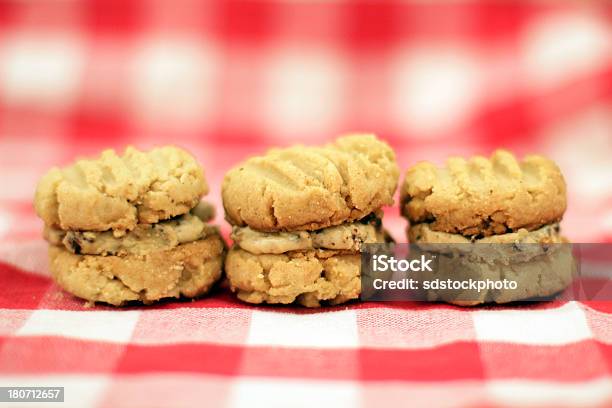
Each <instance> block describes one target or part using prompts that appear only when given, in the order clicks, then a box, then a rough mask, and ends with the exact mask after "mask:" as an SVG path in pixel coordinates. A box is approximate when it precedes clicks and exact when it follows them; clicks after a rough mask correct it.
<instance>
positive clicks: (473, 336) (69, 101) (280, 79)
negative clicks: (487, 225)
mask: <svg viewBox="0 0 612 408" xmlns="http://www.w3.org/2000/svg"><path fill="white" fill-rule="evenodd" d="M350 130H366V131H373V132H376V133H378V134H379V135H380V136H381V137H382V138H383V139H385V140H387V141H388V142H389V143H390V144H391V145H392V146H393V148H394V149H395V150H396V152H397V156H398V161H399V163H400V166H401V168H402V169H406V168H407V167H408V166H409V165H411V164H414V163H415V162H416V161H418V160H434V161H437V162H440V161H441V160H443V159H444V157H446V156H447V155H449V154H462V155H468V154H473V153H484V154H487V153H489V152H490V151H491V150H492V149H494V148H496V147H507V148H510V149H512V150H514V151H515V152H517V153H518V154H519V155H521V154H524V153H526V152H532V151H533V152H540V153H544V154H547V155H549V156H550V157H552V158H554V159H555V160H556V161H557V162H558V163H559V164H560V166H561V168H562V170H563V172H564V174H565V176H566V179H567V183H568V197H569V208H568V211H567V213H566V216H565V219H564V221H563V230H564V233H565V234H566V235H567V236H569V237H570V238H571V239H572V240H573V241H575V242H612V181H611V178H610V176H611V175H612V159H611V157H612V4H611V3H610V2H606V1H593V2H584V4H583V3H581V2H570V1H567V2H565V1H558V2H555V1H515V2H503V3H495V4H494V3H492V2H485V1H459V2H457V1H436V2H431V4H430V3H428V2H421V1H389V2H373V1H354V2H349V1H333V2H318V1H314V2H310V1H299V2H293V1H250V0H244V1H237V0H229V1H207V2H200V1H193V0H192V1H181V2H170V1H162V0H146V1H145V0H124V1H114V0H92V1H75V0H68V1H61V2H40V1H10V0H0V386H17V385H18V386H29V385H31V386H44V385H49V386H64V387H65V398H66V402H65V404H64V405H65V406H74V407H124V406H125V407H182V406H194V405H203V406H222V407H236V406H247V405H248V406H252V407H258V406H266V407H268V406H279V407H293V406H309V407H310V406H317V405H319V406H335V407H343V406H347V407H348V406H350V407H371V406H372V407H373V406H387V405H399V406H410V407H419V406H427V407H430V406H441V407H504V406H521V407H522V406H545V407H557V406H597V407H608V406H612V303H611V302H563V303H562V302H552V303H537V304H524V305H520V304H519V305H512V306H508V307H481V308H472V309H462V308H458V307H453V306H447V305H441V304H427V303H363V304H359V303H354V304H350V305H348V306H340V307H333V308H324V309H320V310H305V309H302V308H295V307H253V306H250V305H246V304H243V303H240V302H238V301H237V300H235V299H234V298H233V297H232V296H231V295H229V294H228V293H227V290H225V289H222V288H219V289H217V290H216V291H215V292H214V293H213V294H212V295H211V296H208V297H206V298H203V299H199V300H196V301H179V302H164V303H161V304H158V305H154V306H150V307H130V308H121V309H115V308H110V307H105V306H100V305H97V306H95V307H92V308H88V307H86V306H85V305H84V302H83V301H80V300H78V299H76V298H74V297H72V296H70V295H68V294H66V293H64V292H62V291H61V290H60V289H59V288H58V287H57V286H55V285H54V284H53V283H52V282H51V280H50V278H49V272H48V267H47V264H46V243H45V242H44V241H43V240H42V238H41V231H42V223H41V221H40V220H38V219H37V218H36V217H35V215H34V212H33V209H32V205H31V200H32V196H33V192H34V188H35V185H36V181H37V180H38V178H39V177H40V176H41V175H42V174H43V173H44V171H46V170H47V169H48V168H49V167H50V166H52V165H58V164H66V163H68V162H70V161H72V160H73V159H74V158H75V157H76V156H80V155H92V154H96V153H97V152H99V151H100V150H101V149H103V148H105V147H114V148H123V147H124V146H125V145H126V144H134V145H136V146H138V147H140V148H148V147H150V146H152V145H156V144H167V143H176V144H178V145H181V146H183V147H186V148H187V149H189V150H190V151H192V152H193V154H194V155H195V156H197V158H198V159H199V160H200V161H201V163H202V164H203V166H204V167H205V170H206V176H207V179H208V181H209V184H210V185H211V193H210V194H209V195H208V197H207V199H208V200H209V201H211V202H212V203H214V204H215V206H216V207H217V208H218V210H219V212H220V214H218V215H217V218H216V221H215V222H216V223H218V224H220V225H221V226H222V231H223V232H224V234H225V236H227V234H228V231H229V229H228V225H227V224H226V223H225V222H224V221H223V217H222V213H221V211H222V207H221V202H220V194H219V189H220V183H221V180H222V177H223V174H224V173H225V172H226V171H227V170H228V169H229V168H230V167H231V166H232V165H234V164H235V163H236V162H238V161H240V160H242V159H244V158H245V157H247V156H249V155H252V154H257V153H261V152H263V151H264V150H265V149H266V148H268V147H270V146H275V145H289V144H293V143H321V142H324V141H327V140H329V139H331V137H332V136H333V135H336V134H339V133H342V132H346V131H350ZM385 224H386V226H387V227H388V228H389V229H390V230H391V233H392V235H394V237H395V238H396V239H397V240H398V241H399V242H402V241H405V238H404V232H403V231H404V228H405V226H406V222H405V221H404V220H403V219H401V218H400V217H399V215H398V210H397V207H395V208H389V209H386V215H385ZM0 405H2V404H1V403H0ZM8 406H17V405H15V404H9V405H8ZM35 406H38V405H37V404H36V405H35Z"/></svg>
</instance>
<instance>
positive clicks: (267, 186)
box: [222, 135, 399, 231]
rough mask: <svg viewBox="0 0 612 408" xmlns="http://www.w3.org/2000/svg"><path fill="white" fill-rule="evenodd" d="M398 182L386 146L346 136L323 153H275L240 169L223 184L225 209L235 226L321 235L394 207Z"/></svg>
mask: <svg viewBox="0 0 612 408" xmlns="http://www.w3.org/2000/svg"><path fill="white" fill-rule="evenodd" d="M398 176H399V169H398V167H397V164H396V162H395V154H394V153H393V150H391V148H390V147H389V146H388V145H387V144H386V143H384V142H381V141H380V140H378V139H377V138H376V137H375V136H373V135H353V136H346V137H341V138H339V139H338V140H336V141H335V142H333V143H330V144H327V145H325V146H323V147H304V146H295V147H291V148H288V149H274V150H270V151H269V152H268V153H267V154H266V155H265V156H260V157H253V158H251V159H249V160H247V161H246V162H244V163H242V164H240V165H238V166H237V167H235V168H233V169H232V170H230V171H229V172H228V173H227V174H226V176H225V179H224V181H223V186H222V195H223V205H224V207H225V212H226V218H227V220H228V221H229V222H230V223H231V224H233V225H235V226H246V225H248V226H250V227H251V228H253V229H256V230H259V231H292V230H317V229H321V228H325V227H329V226H331V225H338V224H341V223H343V222H350V221H353V220H358V219H361V218H363V217H365V216H367V215H368V214H370V213H372V212H373V211H375V210H377V209H378V208H380V207H381V206H384V205H390V204H392V203H393V193H394V192H395V189H396V187H397V180H398Z"/></svg>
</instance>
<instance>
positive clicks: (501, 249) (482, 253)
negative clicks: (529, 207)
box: [408, 223, 569, 264]
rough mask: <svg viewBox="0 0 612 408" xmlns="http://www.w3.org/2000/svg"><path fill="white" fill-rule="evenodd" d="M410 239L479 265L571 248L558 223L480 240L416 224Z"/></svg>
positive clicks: (418, 244) (526, 259) (422, 247)
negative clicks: (457, 255)
mask: <svg viewBox="0 0 612 408" xmlns="http://www.w3.org/2000/svg"><path fill="white" fill-rule="evenodd" d="M408 238H409V240H410V243H412V244H415V245H417V246H418V247H419V248H421V249H423V250H426V251H431V252H438V253H445V254H462V255H464V256H470V257H472V258H473V260H475V261H478V262H484V263H494V262H501V263H503V264H511V263H515V262H525V261H529V260H531V259H534V258H536V257H538V256H541V255H545V254H547V253H553V252H556V251H558V250H560V249H562V248H567V247H568V245H569V243H568V241H567V239H566V238H564V237H563V236H562V235H561V233H560V229H559V224H558V223H554V224H548V225H545V226H543V227H541V228H539V229H537V230H534V231H528V230H526V229H524V228H521V229H519V230H518V231H516V232H510V233H506V234H499V235H491V236H488V237H483V238H480V239H470V238H467V237H464V236H463V235H461V234H451V233H448V232H440V231H433V230H431V229H430V226H429V224H416V225H412V226H410V227H409V229H408Z"/></svg>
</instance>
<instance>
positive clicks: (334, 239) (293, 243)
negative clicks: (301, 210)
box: [231, 222, 385, 255]
mask: <svg viewBox="0 0 612 408" xmlns="http://www.w3.org/2000/svg"><path fill="white" fill-rule="evenodd" d="M231 238H232V240H233V241H234V243H235V244H236V245H238V246H239V247H240V248H242V249H244V250H246V251H248V252H250V253H252V254H256V255H259V254H282V253H285V252H290V251H305V250H311V249H333V250H334V249H335V250H346V251H355V252H359V251H360V250H361V246H362V245H363V244H372V243H381V242H385V235H384V233H383V231H382V229H381V228H377V227H376V226H375V225H372V224H363V223H360V222H351V223H346V224H340V225H336V226H334V227H328V228H323V229H320V230H317V231H291V232H261V231H256V230H254V229H251V228H250V227H234V228H233V229H232V234H231Z"/></svg>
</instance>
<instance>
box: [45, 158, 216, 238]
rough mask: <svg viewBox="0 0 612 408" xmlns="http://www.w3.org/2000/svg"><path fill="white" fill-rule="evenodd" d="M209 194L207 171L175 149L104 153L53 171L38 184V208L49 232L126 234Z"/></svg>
mask: <svg viewBox="0 0 612 408" xmlns="http://www.w3.org/2000/svg"><path fill="white" fill-rule="evenodd" d="M207 192H208V186H207V184H206V180H205V179H204V172H203V170H202V168H201V167H200V165H199V164H198V163H197V162H196V160H195V159H194V158H193V156H191V155H190V154H189V153H187V152H186V151H184V150H182V149H179V148H177V147H173V146H167V147H161V148H156V149H153V150H151V151H149V152H146V153H143V152H140V151H138V150H136V149H134V148H133V147H128V148H127V149H126V150H125V153H124V154H123V156H118V155H117V154H116V153H115V152H114V151H113V150H105V151H104V152H102V154H101V156H100V157H99V158H98V159H95V160H78V161H77V162H76V163H74V164H73V165H71V166H68V167H65V168H61V169H59V168H53V169H51V170H50V171H49V172H47V174H45V175H44V176H43V178H42V179H41V180H40V182H39V183H38V187H37V189H36V196H35V199H34V207H35V208H36V212H37V213H38V215H39V216H40V217H41V218H42V219H43V221H44V222H45V224H46V225H47V226H49V227H54V228H60V229H63V230H87V231H106V230H110V229H112V230H115V231H125V230H132V229H134V228H135V227H136V224H138V223H144V224H151V223H156V222H158V221H160V220H164V219H168V218H171V217H174V216H176V215H181V214H185V213H187V212H188V211H189V210H190V209H191V208H193V207H195V205H196V204H197V203H198V202H199V201H200V198H201V197H202V195H203V194H206V193H207Z"/></svg>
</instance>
